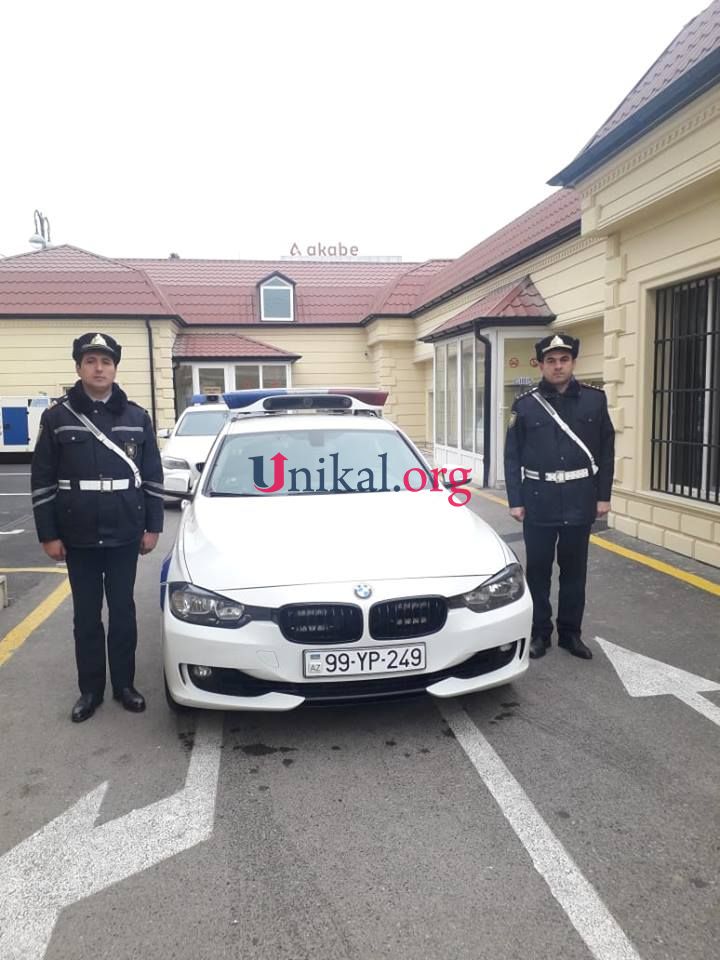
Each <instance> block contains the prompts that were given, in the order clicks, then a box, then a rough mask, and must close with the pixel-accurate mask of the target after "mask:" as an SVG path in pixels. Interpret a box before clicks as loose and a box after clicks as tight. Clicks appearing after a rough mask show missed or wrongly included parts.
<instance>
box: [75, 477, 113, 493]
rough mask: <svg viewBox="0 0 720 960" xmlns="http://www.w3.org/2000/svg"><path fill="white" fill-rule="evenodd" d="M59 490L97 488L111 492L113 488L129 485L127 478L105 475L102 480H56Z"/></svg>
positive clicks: (101, 491)
mask: <svg viewBox="0 0 720 960" xmlns="http://www.w3.org/2000/svg"><path fill="white" fill-rule="evenodd" d="M58 487H59V488H60V490H72V488H73V487H75V489H76V490H99V491H100V493H111V492H112V491H113V490H127V489H129V487H130V481H129V480H127V479H126V480H113V478H112V477H107V478H106V479H103V480H58Z"/></svg>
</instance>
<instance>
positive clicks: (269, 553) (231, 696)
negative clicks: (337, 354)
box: [161, 389, 532, 710]
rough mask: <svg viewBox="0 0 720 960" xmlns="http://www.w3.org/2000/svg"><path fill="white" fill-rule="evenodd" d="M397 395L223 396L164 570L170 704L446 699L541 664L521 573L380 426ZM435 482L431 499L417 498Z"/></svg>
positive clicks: (456, 479) (463, 495) (400, 437)
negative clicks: (216, 429) (229, 413)
mask: <svg viewBox="0 0 720 960" xmlns="http://www.w3.org/2000/svg"><path fill="white" fill-rule="evenodd" d="M385 396H386V395H385V394H378V393H377V392H375V391H362V390H355V389H353V390H350V389H348V390H335V391H333V390H325V391H320V390H311V391H308V390H299V389H294V390H293V389H284V390H259V391H258V390H253V391H238V392H237V393H235V394H225V400H226V402H227V404H228V406H229V407H231V408H234V411H235V413H234V416H233V417H232V419H231V420H230V421H229V422H228V423H227V424H226V425H225V427H224V428H223V430H222V431H221V433H220V435H219V437H218V440H217V442H216V443H215V445H214V446H213V449H212V451H211V452H210V455H209V457H208V460H207V462H206V464H205V468H204V470H203V472H202V476H201V478H200V481H199V483H198V484H197V485H196V488H195V490H194V493H193V497H192V501H191V503H189V504H188V505H187V507H186V509H185V510H184V512H183V515H182V518H181V521H180V526H179V529H178V534H177V539H176V542H175V545H174V548H173V550H172V553H171V554H170V556H169V557H167V558H166V560H165V563H164V564H163V574H162V589H161V593H162V597H163V655H164V668H165V681H166V689H167V694H168V703H169V704H170V706H172V707H181V706H192V707H205V708H210V709H218V710H291V709H292V708H294V707H297V706H299V705H300V704H302V703H304V702H315V703H318V702H321V703H331V702H341V701H347V700H364V699H367V700H377V699H380V698H389V697H397V696H402V695H406V694H412V693H420V692H423V691H427V692H429V693H431V694H434V695H435V696H438V697H451V696H456V695H459V694H464V693H470V692H473V691H476V690H482V689H484V688H487V687H493V686H498V685H500V684H504V683H507V682H508V681H510V680H513V679H514V678H515V677H517V676H519V675H520V674H521V673H523V671H524V670H526V669H527V666H528V645H529V639H530V628H531V620H532V603H531V600H530V596H529V592H528V589H527V585H526V582H525V579H524V576H523V572H522V569H521V567H520V565H519V564H518V562H517V559H516V557H515V555H514V554H513V552H512V551H511V550H510V549H509V548H508V547H507V546H506V545H505V544H504V543H503V541H502V540H501V539H500V537H499V536H498V535H497V534H496V533H495V532H494V531H493V530H492V529H491V528H490V527H489V526H488V525H487V524H486V523H485V522H484V521H483V520H481V519H480V518H479V517H478V516H477V515H476V514H475V513H474V512H473V511H471V510H469V509H467V508H466V507H465V506H464V504H465V503H466V502H467V500H468V499H469V497H470V491H469V489H468V488H467V487H466V486H464V485H463V484H464V483H467V480H468V472H467V471H465V470H459V475H458V470H455V471H453V473H454V474H455V475H454V476H450V477H449V478H446V479H449V480H450V481H452V482H453V483H454V484H455V485H454V486H453V487H446V486H444V485H443V484H442V483H441V482H439V481H441V480H442V476H441V474H440V473H439V472H438V471H437V470H436V471H432V470H431V469H430V467H429V466H428V465H427V463H426V462H425V460H424V459H423V457H422V456H421V454H420V453H419V451H418V450H417V449H416V448H415V446H414V445H413V444H412V442H411V441H410V440H409V439H408V438H407V437H406V436H405V435H404V434H403V433H402V431H400V430H399V429H398V428H397V427H396V426H394V425H393V424H392V423H390V422H388V421H387V420H385V419H383V418H382V416H381V407H382V403H383V402H384V400H385ZM421 487H424V489H420V488H421Z"/></svg>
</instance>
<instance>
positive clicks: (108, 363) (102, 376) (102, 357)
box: [76, 351, 117, 397]
mask: <svg viewBox="0 0 720 960" xmlns="http://www.w3.org/2000/svg"><path fill="white" fill-rule="evenodd" d="M76 370H77V372H78V376H79V377H80V379H81V380H82V385H83V387H84V388H85V392H86V393H87V394H89V396H91V397H103V396H105V394H106V393H107V392H108V390H110V388H111V387H112V385H113V381H114V380H115V374H116V373H117V367H116V366H115V364H114V363H113V359H112V357H111V356H109V355H108V354H107V353H102V352H101V351H98V352H97V353H86V354H85V355H84V356H83V358H82V360H81V361H80V363H78V364H77V365H76Z"/></svg>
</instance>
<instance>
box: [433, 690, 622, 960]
mask: <svg viewBox="0 0 720 960" xmlns="http://www.w3.org/2000/svg"><path fill="white" fill-rule="evenodd" d="M439 706H440V713H441V714H442V715H443V717H444V718H445V720H446V721H447V723H448V726H449V727H450V729H451V730H452V732H453V733H454V734H455V737H456V739H457V741H458V743H459V744H460V746H461V747H462V749H463V750H464V751H465V753H466V754H467V756H468V758H469V759H470V762H471V763H472V765H473V766H474V767H475V769H476V770H477V772H478V773H479V774H480V778H481V780H482V781H483V783H484V784H485V786H486V787H487V789H488V790H489V791H490V793H491V794H492V796H493V797H494V799H495V801H496V803H497V805H498V806H499V807H500V810H501V812H502V814H503V816H504V817H505V819H506V820H507V822H508V823H509V824H510V826H511V827H512V829H513V830H514V832H515V834H516V836H517V837H518V839H519V840H520V842H521V843H522V845H523V847H524V848H525V849H526V850H527V852H528V854H529V855H530V859H531V860H532V862H533V866H534V867H535V869H536V870H537V872H538V873H539V874H540V876H541V877H542V878H543V880H544V881H545V883H546V884H547V885H548V887H549V888H550V892H551V893H552V895H553V896H554V897H555V899H556V900H557V902H558V903H559V904H560V906H561V907H562V909H563V910H564V911H565V913H566V914H567V916H568V919H569V920H570V922H571V923H572V925H573V927H575V929H576V930H577V932H578V934H579V935H580V937H581V938H582V939H583V941H584V942H585V944H586V946H587V948H588V950H589V951H590V953H591V954H592V955H593V957H595V960H640V956H639V954H638V953H637V952H636V950H635V948H634V947H633V945H632V943H631V942H630V940H629V939H628V937H627V936H626V935H625V932H624V931H623V930H622V928H621V927H620V926H619V924H618V922H617V921H616V920H615V918H614V917H613V915H612V914H611V913H610V911H609V910H608V908H607V907H606V906H605V904H604V903H603V901H602V900H601V898H600V896H599V894H598V893H597V891H596V890H595V888H594V887H593V886H592V884H591V883H590V882H589V881H588V880H586V878H585V876H584V875H583V873H582V872H581V871H580V869H579V867H578V866H577V864H576V863H575V861H574V860H573V859H572V857H571V856H570V854H569V853H568V852H567V851H566V850H565V848H564V847H563V845H562V844H561V843H560V841H559V840H558V838H557V837H556V836H555V834H554V833H553V832H552V830H551V829H550V827H549V826H548V825H547V823H546V822H545V821H544V820H543V818H542V817H541V815H540V813H539V812H538V810H537V809H536V807H535V805H534V804H533V802H532V800H531V799H530V798H529V797H528V795H527V794H526V793H525V791H524V790H523V788H522V787H521V786H520V784H519V783H518V781H517V780H516V779H515V777H514V776H513V775H512V773H510V771H509V770H508V768H507V767H506V766H505V764H504V763H503V761H502V760H501V758H500V757H499V756H498V754H497V753H496V752H495V750H494V749H493V747H492V746H491V745H490V743H489V742H488V740H487V739H486V738H485V737H484V736H483V734H482V732H481V731H480V730H479V729H478V727H477V726H476V725H475V724H474V723H473V722H472V720H471V719H470V717H469V716H468V714H467V713H466V711H465V710H464V709H463V708H462V707H461V706H460V705H459V704H457V703H442V704H441V705H439Z"/></svg>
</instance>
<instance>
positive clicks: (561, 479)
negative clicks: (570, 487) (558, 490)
mask: <svg viewBox="0 0 720 960" xmlns="http://www.w3.org/2000/svg"><path fill="white" fill-rule="evenodd" d="M555 483H565V471H564V470H556V471H555Z"/></svg>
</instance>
